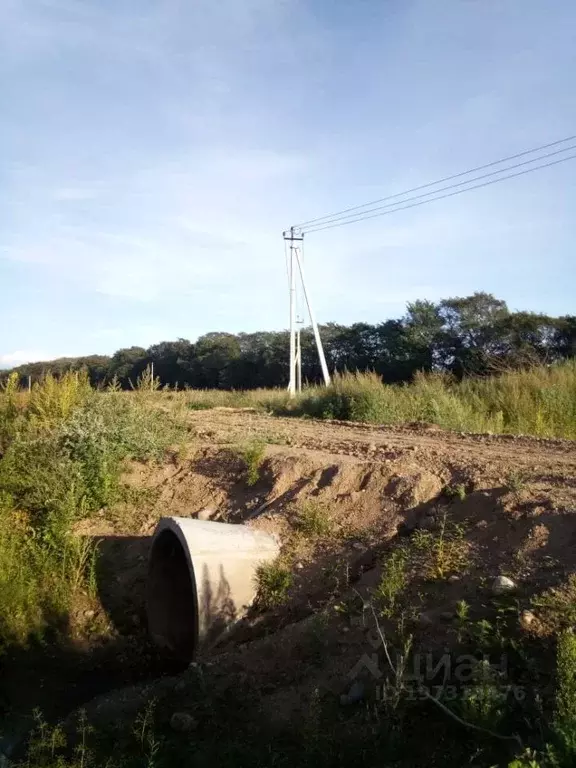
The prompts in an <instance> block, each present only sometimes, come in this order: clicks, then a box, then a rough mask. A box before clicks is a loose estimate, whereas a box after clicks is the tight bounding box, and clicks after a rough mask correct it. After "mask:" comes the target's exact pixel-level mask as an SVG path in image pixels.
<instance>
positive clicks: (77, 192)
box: [0, 0, 576, 365]
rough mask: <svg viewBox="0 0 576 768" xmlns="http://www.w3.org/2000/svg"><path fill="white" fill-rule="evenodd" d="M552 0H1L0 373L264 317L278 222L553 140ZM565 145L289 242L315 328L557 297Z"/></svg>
mask: <svg viewBox="0 0 576 768" xmlns="http://www.w3.org/2000/svg"><path fill="white" fill-rule="evenodd" d="M575 71H576V4H574V2H572V0H554V2H548V3H544V2H542V0H450V1H449V0H356V2H354V3H350V2H345V1H344V0H333V2H331V3H328V2H326V0H218V2H215V1H214V0H194V2H192V0H2V2H1V3H0V147H1V151H0V285H1V290H2V295H1V301H0V364H4V365H9V364H17V363H20V362H22V361H25V360H35V359H47V358H50V357H55V356H59V355H75V354H88V353H94V352H100V353H110V352H113V351H114V350H115V349H117V348H119V347H122V346H129V345H132V344H139V345H142V346H148V345H149V344H152V343H154V342H157V341H160V340H163V339H175V338H177V337H179V336H182V337H185V338H190V339H194V338H196V337H197V336H198V335H200V334H202V333H205V332H207V331H211V330H227V331H234V332H235V331H242V330H243V331H253V330H261V329H274V328H283V327H286V325H287V316H288V307H287V286H286V272H285V263H284V253H283V243H282V239H281V232H282V230H283V229H285V228H286V227H288V226H289V225H290V224H293V223H297V222H298V221H301V220H304V219H308V218H311V217H315V216H321V215H323V214H327V213H330V212H332V211H334V210H338V209H340V208H346V207H348V206H351V205H356V204H360V203H363V202H365V201H367V200H371V199H373V198H378V197H382V196H384V195H387V194H393V193H395V192H398V191H401V190H403V189H405V188H407V187H411V186H415V185H417V184H421V183H426V182H428V181H430V180H433V179H435V178H438V177H440V176H445V175H448V174H450V173H456V172H458V171H460V170H463V169H465V168H468V167H471V166H474V165H478V164H482V163H484V162H489V161H490V160H492V159H494V158H497V157H501V156H504V155H507V154H513V153H515V152H518V151H521V150H523V149H526V148H529V147H532V146H535V145H538V144H543V143H546V142H548V141H553V140H554V139H556V138H560V137H563V136H566V135H569V134H574V133H576V100H575V99H574V73H575ZM575 206H576V161H573V162H572V163H565V164H562V165H559V166H557V167H555V168H551V169H548V170H545V171H542V172H539V173H536V174H532V175H528V176H525V177H523V178H521V179H517V180H512V181H509V182H505V183H503V184H500V185H494V186H492V187H488V188H486V189H484V190H478V191H475V192H470V193H469V194H465V195H461V196H459V197H455V198H452V199H449V200H445V201H440V202H436V203H432V204H431V205H427V206H422V207H421V208H416V209H414V210H412V211H405V212H401V213H398V214H395V215H393V216H387V217H384V218H381V219H374V220H371V221H367V222H364V223H361V224H356V225H351V226H348V227H342V228H339V229H334V230H332V231H328V232H322V233H317V234H314V235H313V234H310V235H309V237H308V239H307V242H306V251H305V259H306V264H307V272H308V279H309V283H310V289H311V291H312V295H313V299H314V304H315V309H316V314H317V316H318V319H319V320H320V321H329V320H334V321H337V322H343V323H350V322H354V321H357V320H366V321H369V322H378V321H382V320H385V319H387V318H389V317H396V316H399V315H401V314H402V313H403V310H404V307H405V304H406V302H407V301H410V300H413V299H415V298H430V299H438V298H442V297H447V296H452V295H466V294H468V293H471V292H473V291H476V290H486V291H491V292H493V293H495V294H496V295H498V296H499V297H501V298H504V299H506V300H507V301H508V303H509V305H510V307H511V308H513V309H524V308H526V309H533V310H538V311H545V312H550V313H558V314H567V313H574V312H576V307H575V306H574V288H573V286H574V278H575V277H576V266H575V264H576V259H575V253H574V251H575V241H576V217H575V216H574V211H575Z"/></svg>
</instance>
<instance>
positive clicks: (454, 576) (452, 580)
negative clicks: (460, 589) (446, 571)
mask: <svg viewBox="0 0 576 768" xmlns="http://www.w3.org/2000/svg"><path fill="white" fill-rule="evenodd" d="M448 581H449V582H450V584H455V583H456V582H457V581H460V576H458V574H456V573H453V574H452V576H449V577H448Z"/></svg>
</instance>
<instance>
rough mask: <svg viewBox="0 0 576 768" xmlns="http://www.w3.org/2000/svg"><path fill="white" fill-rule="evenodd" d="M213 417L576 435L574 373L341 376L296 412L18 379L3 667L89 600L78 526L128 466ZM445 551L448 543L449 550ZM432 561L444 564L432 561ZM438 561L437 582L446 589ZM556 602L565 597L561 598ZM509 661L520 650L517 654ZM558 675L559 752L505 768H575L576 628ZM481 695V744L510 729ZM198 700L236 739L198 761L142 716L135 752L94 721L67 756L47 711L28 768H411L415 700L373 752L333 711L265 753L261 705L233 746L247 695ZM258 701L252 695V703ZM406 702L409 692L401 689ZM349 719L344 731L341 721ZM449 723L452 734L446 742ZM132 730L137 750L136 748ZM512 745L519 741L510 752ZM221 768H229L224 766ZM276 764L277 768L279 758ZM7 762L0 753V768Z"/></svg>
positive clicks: (1, 633) (5, 400)
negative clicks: (115, 745) (392, 378)
mask: <svg viewBox="0 0 576 768" xmlns="http://www.w3.org/2000/svg"><path fill="white" fill-rule="evenodd" d="M212 407H232V408H239V407H240V408H256V409H258V410H263V411H267V412H269V413H271V414H277V415H291V416H294V417H298V416H300V417H314V418H321V419H322V418H324V419H328V418H329V419H345V420H358V421H364V422H370V423H384V424H387V423H388V424H401V423H405V422H416V421H423V422H433V423H437V424H439V425H440V426H442V427H446V428H451V429H457V430H463V431H474V432H484V431H489V432H494V433H502V432H511V433H523V434H532V435H537V436H542V437H564V438H572V439H575V438H576V364H575V363H573V362H572V363H565V364H563V365H558V366H554V367H550V368H544V367H543V368H535V369H532V370H529V371H523V372H515V373H505V374H503V375H501V376H498V377H494V378H489V379H468V380H465V381H463V382H460V383H459V382H455V381H453V380H451V379H450V378H448V377H446V376H440V375H421V376H418V377H417V378H416V380H415V381H414V382H413V383H412V384H410V385H405V386H389V385H383V384H382V383H381V382H380V380H379V379H378V377H376V376H375V375H370V374H346V375H343V376H339V377H336V378H335V380H334V382H333V384H332V385H331V386H330V387H328V388H324V387H311V388H308V389H306V390H305V391H304V392H303V393H302V394H301V395H300V396H299V397H297V398H295V399H294V400H289V398H288V397H287V393H286V392H285V391H283V390H257V391H253V392H225V391H210V392H202V391H185V392H167V391H163V390H159V389H158V383H157V382H154V381H152V380H151V379H150V377H149V376H148V377H146V376H145V377H143V379H142V381H141V382H140V387H139V388H138V389H137V390H136V391H135V392H131V393H126V392H120V391H117V390H116V389H115V388H114V387H112V388H110V389H108V390H106V391H95V390H93V389H92V388H91V387H90V385H89V383H88V381H87V378H86V376H84V375H83V374H81V373H69V374H66V375H64V376H63V377H61V378H60V379H58V380H57V379H55V378H53V377H51V376H47V377H45V378H44V380H43V381H42V382H40V383H38V384H36V385H35V386H34V387H33V389H32V391H31V392H30V393H28V392H22V391H19V390H18V388H17V386H16V380H15V379H14V378H12V379H9V380H8V383H7V384H6V385H5V387H4V389H3V390H2V391H1V392H0V664H1V663H2V657H3V656H7V657H9V654H10V652H11V650H12V649H14V648H19V649H33V648H34V647H35V646H38V645H42V644H45V645H46V644H50V643H54V644H57V643H58V642H60V641H65V640H66V639H67V633H69V631H70V626H69V622H68V617H69V614H70V611H71V608H72V606H73V605H74V603H75V601H77V600H85V599H89V598H90V596H91V595H93V594H94V592H95V564H96V558H97V551H96V550H94V549H93V548H92V546H91V545H90V544H87V543H86V542H85V540H84V539H83V538H82V537H80V536H76V535H74V527H75V525H76V523H77V522H78V521H79V520H81V519H83V518H89V517H91V516H93V515H96V514H97V513H98V512H99V511H100V510H102V509H103V508H109V507H112V506H113V505H114V504H115V502H116V501H117V500H118V498H119V496H120V494H121V471H122V466H123V463H124V462H125V461H126V460H127V459H140V460H152V461H153V460H157V461H162V460H163V458H164V457H165V456H166V452H167V450H168V449H169V448H173V449H174V448H176V449H178V447H179V446H183V445H184V443H185V442H186V439H187V436H186V423H185V422H186V417H187V414H188V413H189V410H190V409H198V408H212ZM242 457H243V459H244V461H245V463H246V466H247V468H248V470H250V467H252V468H254V467H256V468H257V465H258V462H259V461H260V460H261V457H262V450H261V446H252V447H251V449H250V451H249V452H248V451H247V450H245V451H244V453H243V454H242ZM252 475H254V477H252ZM254 479H257V472H255V473H254V472H252V474H251V473H250V471H248V472H247V474H246V484H247V486H248V487H249V486H250V484H251V483H252V482H253V480H254ZM463 493H464V495H465V492H463ZM295 526H296V528H297V529H298V531H299V534H300V535H305V536H322V535H329V533H330V528H329V525H328V521H327V519H326V518H325V517H324V515H323V511H322V509H320V508H317V507H314V506H308V507H303V508H302V509H301V510H300V513H299V516H298V518H297V520H296V522H295ZM421 538H422V537H421ZM428 539H430V541H431V542H432V544H430V547H432V545H434V546H435V544H434V541H435V540H434V541H432V538H431V537H430V536H428ZM428 539H426V541H424V544H426V542H428ZM446 541H447V539H445V537H444V532H442V538H441V542H440V543H441V546H442V547H445V546H446ZM420 543H421V544H422V541H421V542H420ZM430 551H434V552H436V549H434V550H432V549H431V550H430ZM441 551H442V552H444V549H442V550H441ZM402 552H404V550H402ZM402 552H400V555H399V556H398V558H397V559H393V558H390V560H389V568H388V570H387V571H385V573H386V579H385V580H384V581H383V582H382V583H381V585H380V587H379V591H378V592H377V599H378V600H379V601H380V602H379V603H376V604H377V605H378V606H379V607H378V610H379V612H380V615H381V616H382V617H384V618H388V619H389V618H390V616H391V615H392V614H394V612H395V611H396V610H397V609H398V606H399V604H400V602H401V601H400V597H399V596H400V595H401V593H402V588H403V586H404V585H405V580H406V573H407V571H406V565H405V564H406V562H407V561H406V558H405V554H402ZM419 552H420V550H419ZM419 556H420V555H419ZM442 563H443V561H442ZM442 563H440V564H439V565H437V567H436V570H435V571H434V573H435V574H437V573H440V575H441V576H442V577H443V576H444V575H445V574H444V568H443V565H442ZM441 566H442V567H441ZM290 578H291V576H290V573H289V572H287V573H284V572H282V573H277V572H271V573H268V574H266V579H267V581H266V584H267V588H268V593H269V598H270V599H269V602H270V604H274V602H275V600H276V597H277V594H278V593H282V591H283V590H284V591H285V590H286V589H287V585H288V584H289V582H290ZM435 578H436V576H435ZM560 597H562V601H561V602H560V607H559V608H556V607H554V606H555V605H556V604H554V606H553V608H554V611H555V614H554V615H556V614H557V615H558V616H560V615H561V616H562V617H564V615H565V614H566V606H567V605H568V607H570V608H571V609H572V608H573V605H574V594H573V592H570V593H569V594H568V596H567V597H566V600H564V596H563V595H560ZM552 598H554V600H556V601H558V600H559V599H560V598H559V597H558V594H556V593H554V594H553V595H552ZM552 598H551V599H552ZM375 599H376V598H375ZM514 610H516V609H514ZM516 612H517V611H516ZM514 615H516V614H514ZM571 615H572V614H571V613H570V616H571ZM571 623H572V620H571ZM68 639H69V638H68ZM513 650H514V652H515V653H516V649H513ZM529 661H531V662H532V661H534V659H529ZM555 679H556V691H557V693H556V700H555V704H554V710H553V712H552V713H550V712H549V713H547V715H548V722H551V725H549V726H548V725H547V726H546V728H547V729H548V730H546V733H545V737H546V739H549V740H550V741H549V745H548V747H546V749H545V751H542V749H541V748H539V751H538V753H536V752H533V751H531V750H530V748H529V747H525V744H526V743H528V744H529V743H530V742H523V745H522V749H521V750H520V751H519V752H518V757H517V759H515V760H514V761H513V762H509V761H508V760H506V762H505V763H502V764H503V765H509V768H568V767H569V766H571V765H573V764H574V762H573V761H574V759H575V757H576V640H575V638H574V635H573V634H572V632H571V631H570V630H568V631H567V630H566V628H565V622H563V623H562V624H561V627H560V629H559V630H558V642H557V668H556V677H555ZM488 682H489V681H488ZM203 685H204V683H203ZM482 686H484V682H482ZM478 690H479V691H483V692H484V693H485V694H486V697H487V698H486V699H482V700H478V701H475V702H468V703H467V706H468V705H469V709H467V710H466V711H464V710H463V711H462V713H461V716H462V717H464V719H465V720H469V719H470V718H471V717H472V716H474V717H478V718H479V719H478V720H477V722H478V723H479V724H480V726H479V727H480V731H479V732H481V731H482V729H484V730H483V733H484V736H488V737H490V733H489V732H490V730H492V729H493V728H494V727H495V726H493V725H492V724H491V719H490V718H491V717H496V716H498V717H496V720H497V721H498V718H500V721H498V722H501V721H502V717H504V716H503V715H501V713H500V709H501V706H500V704H498V706H496V705H494V706H493V702H492V703H491V701H492V699H491V698H490V697H491V696H492V693H493V692H491V689H490V686H489V685H488V683H486V687H485V688H481V687H479V688H478ZM199 691H200V692H201V701H199V702H198V708H199V711H202V712H203V711H204V710H202V707H207V706H208V704H209V705H210V706H213V707H216V709H214V710H210V711H206V712H205V718H206V720H207V722H212V721H211V719H210V718H212V720H214V726H213V728H212V726H210V728H211V730H213V731H214V733H217V734H219V730H218V729H219V728H220V727H225V728H227V729H228V731H227V733H228V736H227V739H228V741H225V740H224V741H223V740H222V739H221V738H220V736H219V735H218V736H217V740H216V741H215V742H214V743H212V742H209V741H206V744H199V745H198V747H197V748H196V747H195V749H196V752H194V754H193V755H192V754H191V753H190V751H189V744H188V741H189V739H183V738H181V737H177V738H176V740H174V734H173V733H171V731H170V730H169V729H168V730H166V728H165V729H164V730H163V731H159V730H157V729H156V728H155V726H154V718H153V715H152V713H146V712H144V713H143V714H142V715H141V717H140V719H139V720H138V721H137V722H136V723H132V724H130V723H128V724H126V738H127V746H125V747H123V748H122V749H124V750H125V751H124V752H123V751H122V750H118V751H117V750H115V749H114V753H115V756H114V760H112V758H110V749H111V747H110V743H106V742H104V743H103V745H99V741H98V734H95V735H94V734H92V733H91V731H90V726H89V725H88V724H86V723H81V724H80V730H79V734H77V735H76V737H74V738H75V742H74V743H75V744H76V746H77V749H76V752H73V751H72V750H68V751H67V750H66V749H65V748H63V744H64V741H65V739H64V735H63V733H62V732H61V731H60V730H59V729H58V728H56V729H54V728H53V727H49V726H48V725H46V724H45V723H44V722H43V720H42V717H41V715H40V714H38V715H37V719H36V730H35V731H34V732H33V735H32V739H31V741H30V748H29V749H30V752H29V756H28V758H27V759H26V760H25V762H24V763H22V765H26V766H28V767H29V768H40V766H45V767H46V768H78V767H79V766H82V768H84V766H88V765H104V764H106V765H109V766H113V765H118V766H126V767H128V766H132V765H134V766H150V768H152V766H169V765H174V764H177V763H178V762H182V763H183V764H190V765H198V766H200V765H205V764H226V765H252V764H261V765H269V764H273V765H277V766H279V765H282V766H283V765H289V764H310V765H311V764H314V765H317V766H321V765H325V766H328V765H335V764H338V765H343V764H345V762H346V761H345V760H344V758H343V756H344V755H346V760H348V761H349V762H351V761H353V760H354V759H355V756H357V755H359V754H362V755H364V756H365V759H366V760H371V761H373V762H368V763H365V764H370V765H372V764H374V765H376V764H380V762H378V754H380V753H379V751H378V750H380V749H388V748H389V749H390V750H391V751H390V759H389V761H388V762H389V764H395V765H398V766H402V768H404V766H405V765H407V763H405V762H399V761H398V759H396V758H394V754H396V753H395V752H394V750H395V749H396V747H395V746H394V745H395V744H396V743H398V744H400V743H401V742H403V741H406V740H407V739H408V736H409V734H410V723H409V718H410V717H411V716H412V715H411V713H412V711H413V710H412V709H411V707H412V706H413V705H412V704H408V705H407V707H406V715H402V717H406V718H407V719H406V721H404V720H402V717H401V716H400V712H401V711H404V710H402V707H398V708H397V709H395V710H394V711H391V712H389V713H388V714H387V715H386V717H387V721H389V726H390V727H388V725H386V724H382V723H378V724H376V725H372V724H371V725H370V728H371V729H372V730H371V731H370V734H371V735H370V738H371V739H372V741H370V740H369V742H367V741H366V738H367V731H366V730H363V728H364V726H361V727H360V726H358V728H357V727H356V722H355V720H354V717H355V716H352V717H351V719H349V720H347V719H346V718H347V717H349V716H348V715H346V716H345V717H344V716H343V715H342V713H341V712H339V711H338V712H337V713H336V714H334V713H331V712H328V711H326V712H323V711H320V710H319V712H318V713H316V714H314V717H312V716H311V719H310V724H309V725H310V732H309V733H307V734H304V736H302V740H299V739H300V735H298V737H296V736H295V737H294V738H295V740H294V742H293V743H292V742H286V743H284V744H283V745H281V746H280V747H279V748H278V749H277V750H276V751H275V752H274V753H273V754H272V753H271V752H270V749H269V747H268V744H269V743H270V742H271V741H272V740H273V738H274V734H272V733H269V732H267V731H266V729H265V727H264V725H262V726H261V725H260V723H261V721H262V723H264V720H263V718H262V717H261V715H260V714H258V711H257V709H255V710H254V717H253V721H250V723H249V724H248V725H246V722H243V725H242V727H248V731H247V732H246V733H245V734H244V732H243V731H242V734H241V736H240V737H239V736H238V735H234V734H237V730H238V729H237V724H236V720H235V718H236V716H237V714H236V713H237V712H240V711H241V710H244V709H246V712H250V711H251V710H250V706H251V705H250V702H249V700H248V699H247V698H242V695H243V694H242V691H240V690H239V692H238V701H236V700H234V701H231V700H229V699H228V698H223V699H222V700H221V701H220V700H219V701H216V702H210V700H209V697H206V696H205V693H204V688H199ZM254 693H255V692H254V691H251V692H250V691H248V693H247V694H246V695H247V696H248V695H250V696H251V695H253V694H254ZM256 693H257V692H256ZM398 693H399V695H400V693H401V690H400V689H399V691H398ZM484 693H483V694H482V695H484ZM0 704H1V701H0ZM255 706H256V705H255ZM538 706H540V705H539V704H538V702H535V704H534V707H535V714H534V723H538V722H540V721H539V720H538V718H540V715H541V712H540V710H539V709H538ZM218 707H220V709H218ZM474 707H476V709H474ZM536 710H538V711H536ZM471 713H472V714H471ZM474 713H475V714H474ZM437 714H438V713H437ZM415 716H416V715H415ZM418 716H419V715H418ZM426 716H427V717H428V715H426ZM438 716H439V718H440V720H441V721H442V722H443V721H444V720H445V719H446V718H445V715H444V714H443V713H439V715H438ZM358 717H360V716H359V715H358ZM314 718H316V719H314ZM338 718H340V720H339V719H338ZM342 718H344V723H343V724H342V725H340V724H339V723H340V722H341V720H342ZM426 722H428V721H426ZM442 727H444V726H442ZM446 727H447V729H448V730H447V731H446V733H447V736H446V738H454V739H458V738H461V737H460V735H459V734H461V733H462V727H461V724H458V723H456V724H454V723H452V724H450V722H448V726H446ZM450 727H453V728H454V735H453V736H452V732H451V731H450ZM523 727H524V726H523ZM535 727H536V726H535ZM134 734H136V738H132V737H133V735H134ZM407 734H408V736H407ZM178 738H180V741H178ZM334 738H337V739H338V741H337V743H336V746H333V745H332V746H331V741H330V740H331V739H334ZM462 738H464V737H462ZM490 738H491V737H490ZM507 738H508V737H507ZM130 739H132V740H131V741H130ZM470 740H471V741H472V737H470ZM128 742H129V743H128ZM185 742H186V743H185ZM462 743H463V742H462ZM78 745H79V746H78ZM447 745H449V742H447ZM460 746H462V744H461V745H460ZM514 746H515V743H514V744H513V745H512V749H514ZM462 749H464V747H462ZM466 749H468V747H467V746H466ZM107 750H108V751H107ZM179 750H181V752H179ZM182 750H183V751H182ZM185 750H188V751H185ZM202 750H205V751H202ZM210 750H213V751H210ZM508 753H510V751H509V752H508ZM512 754H513V752H512ZM224 758H225V759H226V760H227V762H226V761H225V762H224V763H220V762H219V760H223V759H224ZM272 759H273V760H274V762H270V761H271V760H272ZM386 760H388V756H387V755H386ZM331 761H332V762H331ZM338 761H339V762H338ZM374 761H375V762H374ZM3 764H4V763H3V762H2V757H1V756H0V765H3ZM451 765H452V763H451Z"/></svg>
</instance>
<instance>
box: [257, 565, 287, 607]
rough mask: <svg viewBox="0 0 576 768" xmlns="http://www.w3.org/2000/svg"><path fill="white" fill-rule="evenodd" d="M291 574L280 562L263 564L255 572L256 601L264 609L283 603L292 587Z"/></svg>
mask: <svg viewBox="0 0 576 768" xmlns="http://www.w3.org/2000/svg"><path fill="white" fill-rule="evenodd" d="M292 581H293V578H292V574H291V572H290V571H289V570H288V568H286V566H285V565H283V564H282V563H281V562H280V561H278V560H275V561H274V562H272V563H263V564H262V565H260V566H259V567H258V569H257V571H256V586H257V600H258V602H259V603H260V604H261V605H262V606H263V607H264V608H274V607H275V606H278V605H281V604H282V603H285V602H286V600H287V598H288V592H289V590H290V587H291V586H292Z"/></svg>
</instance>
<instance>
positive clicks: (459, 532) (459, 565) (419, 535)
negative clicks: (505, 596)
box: [412, 509, 469, 579]
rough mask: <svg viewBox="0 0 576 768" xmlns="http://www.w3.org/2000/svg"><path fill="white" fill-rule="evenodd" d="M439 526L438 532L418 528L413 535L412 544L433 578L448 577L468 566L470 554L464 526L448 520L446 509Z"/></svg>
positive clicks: (429, 575)
mask: <svg viewBox="0 0 576 768" xmlns="http://www.w3.org/2000/svg"><path fill="white" fill-rule="evenodd" d="M439 526H440V527H439V530H438V531H437V532H432V531H424V530H417V531H415V532H414V535H413V536H412V546H413V548H414V550H415V551H416V552H417V553H418V554H419V558H420V560H421V562H422V564H423V566H424V568H425V571H426V573H427V575H428V577H429V578H431V579H446V578H448V576H450V575H452V574H458V573H460V572H461V571H462V570H464V569H465V568H466V565H467V562H468V556H469V547H468V543H467V541H466V539H465V536H464V528H463V526H462V525H460V524H457V523H454V522H452V521H450V520H448V511H447V510H446V509H444V510H443V511H442V514H441V516H440V519H439Z"/></svg>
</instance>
